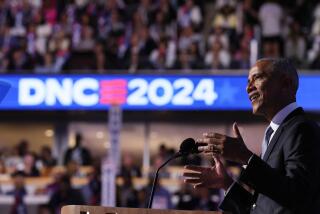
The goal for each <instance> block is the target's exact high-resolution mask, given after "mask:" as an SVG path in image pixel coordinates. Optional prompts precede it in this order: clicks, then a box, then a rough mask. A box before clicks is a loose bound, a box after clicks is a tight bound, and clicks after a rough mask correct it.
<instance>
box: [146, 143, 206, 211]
mask: <svg viewBox="0 0 320 214" xmlns="http://www.w3.org/2000/svg"><path fill="white" fill-rule="evenodd" d="M198 153H200V151H199V150H198V146H197V144H196V142H195V140H194V139H193V138H187V139H185V140H184V141H182V143H181V144H180V150H179V152H177V153H176V154H174V155H173V156H172V157H170V158H169V159H168V160H166V161H165V162H164V163H163V164H162V165H161V166H160V167H159V168H158V169H157V171H156V175H155V177H154V179H153V183H152V189H151V195H150V198H149V204H148V208H151V207H152V201H153V196H154V192H155V189H156V184H157V181H158V177H159V171H160V169H162V168H163V167H164V166H165V165H167V163H169V162H170V161H172V160H173V159H176V158H178V157H181V156H188V155H189V154H198Z"/></svg>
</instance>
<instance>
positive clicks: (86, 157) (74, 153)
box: [64, 133, 92, 166]
mask: <svg viewBox="0 0 320 214" xmlns="http://www.w3.org/2000/svg"><path fill="white" fill-rule="evenodd" d="M75 141H76V142H75V146H74V147H72V148H68V149H67V151H66V152H65V154H64V165H67V164H69V162H71V161H73V162H76V163H78V164H79V165H84V166H86V165H91V164H92V158H91V153H90V151H89V150H88V149H87V148H85V147H83V146H82V145H81V144H82V135H81V134H80V133H77V134H76V139H75Z"/></svg>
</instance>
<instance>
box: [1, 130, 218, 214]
mask: <svg viewBox="0 0 320 214" xmlns="http://www.w3.org/2000/svg"><path fill="white" fill-rule="evenodd" d="M82 140H83V137H82V135H81V134H80V133H78V134H76V136H75V145H74V146H73V147H70V148H68V149H66V151H65V152H64V154H63V161H62V163H60V164H61V165H62V166H63V168H61V167H58V166H61V165H59V163H58V161H57V157H55V156H54V155H53V154H52V151H51V148H50V147H48V146H43V147H42V148H41V149H40V151H39V152H33V151H31V149H30V143H29V142H28V141H27V140H21V141H20V142H19V143H18V144H17V145H16V146H14V147H12V148H7V147H2V148H1V149H0V175H2V176H3V175H6V176H10V177H11V178H10V179H11V181H12V183H13V187H12V188H8V187H6V188H4V186H2V185H1V187H0V195H1V194H4V195H11V196H13V197H14V204H13V205H12V206H11V211H12V213H15V212H17V211H18V210H20V211H21V213H28V212H27V210H28V208H27V207H28V205H27V204H26V203H25V202H24V197H25V196H27V195H47V196H48V197H49V200H48V203H46V204H39V206H38V213H39V214H40V213H41V214H44V213H54V212H55V213H59V210H60V209H61V207H62V206H63V205H67V204H82V205H84V204H85V205H100V203H101V189H102V188H101V160H100V159H101V158H100V157H99V158H97V157H93V156H91V151H90V150H89V149H88V148H86V146H84V145H82ZM175 152H176V151H175V149H173V148H168V147H167V146H166V145H165V144H161V145H160V146H159V148H158V150H157V152H156V153H155V154H154V155H152V160H151V162H152V166H151V170H150V171H149V172H148V173H147V175H144V174H143V172H142V169H141V164H139V161H137V159H139V158H137V157H135V155H134V154H132V153H130V152H124V153H123V154H122V160H121V166H120V168H119V172H118V174H117V178H118V180H119V179H120V183H119V182H117V184H118V185H117V187H116V206H117V207H136V208H145V207H146V206H147V205H148V201H149V194H150V192H151V187H152V182H153V177H154V174H155V170H156V169H157V168H158V167H159V166H160V165H161V164H162V163H163V162H164V161H165V160H166V159H168V158H169V157H170V156H172V155H173V154H174V153H175ZM203 162H204V160H203V159H202V158H201V157H200V156H190V157H188V158H183V159H177V160H176V161H173V162H172V163H171V165H173V166H183V165H185V164H197V165H200V164H201V163H203ZM81 166H90V169H91V170H89V171H87V172H85V173H84V172H83V171H81ZM176 176H177V175H172V174H170V172H168V171H167V168H164V169H163V170H162V171H161V173H160V179H159V181H160V182H159V183H158V184H157V185H158V188H157V189H156V191H155V196H154V202H153V208H159V209H190V210H192V209H198V210H199V209H200V210H217V209H218V204H219V202H220V201H221V199H222V196H221V192H220V190H219V189H216V190H208V189H201V190H198V189H193V188H192V187H190V186H189V185H186V184H181V186H180V187H178V190H177V189H176V188H172V187H170V185H169V186H168V185H166V186H164V185H162V184H161V180H162V179H174V178H176V179H180V177H181V175H180V177H176ZM48 177H51V178H52V179H51V180H52V182H50V183H48V184H46V185H45V186H39V187H37V188H35V189H32V190H31V189H30V187H29V188H28V187H27V186H28V185H30V184H27V183H26V178H48ZM72 178H85V179H86V180H87V182H86V184H82V185H80V186H79V185H76V186H75V185H73V184H72ZM144 178H147V182H146V183H145V185H143V186H139V185H138V186H137V185H135V184H134V179H142V180H143V179H144ZM20 211H19V212H20Z"/></svg>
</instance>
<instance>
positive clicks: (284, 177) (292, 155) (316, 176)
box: [220, 108, 320, 214]
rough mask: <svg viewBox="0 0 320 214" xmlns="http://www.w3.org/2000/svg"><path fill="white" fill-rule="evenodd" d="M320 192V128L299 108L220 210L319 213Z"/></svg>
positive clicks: (238, 182) (256, 158) (255, 157)
mask: <svg viewBox="0 0 320 214" xmlns="http://www.w3.org/2000/svg"><path fill="white" fill-rule="evenodd" d="M240 183H243V184H246V185H248V186H249V187H251V188H252V189H254V190H255V194H254V195H252V194H250V193H249V192H247V191H246V190H245V189H244V188H243V187H242V185H240ZM319 192H320V128H319V126H318V125H317V124H316V123H315V122H313V121H311V120H309V119H307V117H306V116H305V114H304V111H303V110H302V108H297V109H296V110H294V111H293V112H291V113H290V114H289V115H288V116H287V117H286V118H285V120H284V121H283V122H282V124H280V126H279V128H278V130H277V131H276V133H275V134H274V136H273V138H272V140H271V141H270V143H269V145H268V148H267V150H266V153H265V155H264V157H263V160H262V159H261V158H260V157H258V156H256V155H253V157H252V158H251V159H250V161H249V163H248V166H247V167H246V169H244V170H243V171H242V173H241V175H240V176H239V178H238V181H237V182H235V183H234V184H233V185H232V186H231V188H230V189H229V191H228V193H227V195H226V196H225V199H224V200H223V201H222V203H221V205H220V208H221V209H222V210H224V211H230V212H232V213H254V214H258V213H272V214H275V213H320V194H319Z"/></svg>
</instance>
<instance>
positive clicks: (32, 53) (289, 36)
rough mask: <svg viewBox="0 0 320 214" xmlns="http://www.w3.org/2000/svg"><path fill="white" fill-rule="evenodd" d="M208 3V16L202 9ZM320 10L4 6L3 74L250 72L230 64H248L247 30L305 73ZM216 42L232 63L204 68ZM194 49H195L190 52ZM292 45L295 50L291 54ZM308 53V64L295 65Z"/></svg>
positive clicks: (0, 24) (187, 2)
mask: <svg viewBox="0 0 320 214" xmlns="http://www.w3.org/2000/svg"><path fill="white" fill-rule="evenodd" d="M35 2H37V3H35ZM210 4H213V7H212V8H213V11H212V13H213V14H208V10H206V7H207V6H209V5H210ZM319 8H320V4H318V3H317V1H306V0H302V1H293V2H288V1H284V2H281V1H274V0H263V1H252V0H244V1H239V0H234V1H214V2H211V1H210V2H206V1H195V0H179V1H169V0H157V1H154V0H140V1H129V0H121V1H117V0H110V1H67V2H59V1H58V2H56V1H14V3H13V2H12V1H9V0H2V1H1V3H0V11H1V14H2V15H1V21H0V50H1V51H0V71H1V72H2V73H20V74H21V73H70V72H93V70H97V72H98V73H105V72H109V71H110V70H117V71H120V72H121V70H123V69H125V71H129V72H131V73H135V72H137V71H138V70H144V69H155V70H158V71H163V70H167V69H182V71H184V72H191V71H192V69H203V67H202V66H199V65H198V64H196V65H194V63H193V60H196V61H197V62H198V63H199V64H200V65H202V64H206V66H205V68H207V69H211V68H214V69H215V68H219V69H229V68H240V69H241V68H246V67H247V66H246V63H245V64H242V63H240V64H234V63H230V62H239V56H240V57H243V58H244V59H243V60H244V61H246V60H247V58H248V57H247V55H249V56H250V49H248V48H247V49H241V46H242V45H241V40H242V38H243V33H245V31H246V28H247V26H250V27H251V28H252V29H255V30H254V31H252V32H254V33H253V36H252V37H251V38H250V40H252V39H255V40H256V41H258V42H260V43H259V46H260V52H259V53H258V54H259V56H266V57H268V56H272V57H273V56H286V57H289V58H292V59H293V60H294V61H295V62H296V63H297V65H298V66H301V67H302V68H317V66H316V65H317V63H316V61H317V60H316V57H317V53H318V52H317V49H319V48H316V49H314V45H312V44H313V43H314V42H315V40H317V37H318V36H319V32H320V30H319V29H320V28H319V27H318V26H319V20H320V18H319V17H320V15H319V14H320V12H319V11H320V9H319ZM302 11H303V12H302ZM210 12H211V11H210ZM208 32H209V35H207V33H208ZM210 32H211V33H210ZM308 32H311V33H308ZM202 37H204V38H202ZM260 38H261V39H260ZM207 39H208V42H203V41H206V40H207ZM217 40H220V43H221V46H222V50H224V52H226V53H228V56H227V57H228V58H229V59H230V60H227V61H228V62H229V63H227V62H221V60H218V58H219V57H218V56H216V57H215V58H213V59H211V60H210V61H209V62H208V59H207V62H205V61H204V60H202V59H203V58H205V55H206V50H211V49H212V47H213V45H214V43H216V41H217ZM249 43H250V41H246V44H249ZM194 44H197V45H198V47H197V48H195V47H190V46H191V45H194ZM290 47H292V48H293V49H292V51H289V52H288V50H290ZM194 49H197V50H198V53H197V54H196V53H195V52H192V50H194ZM265 49H266V50H265ZM190 50H191V51H190ZM190 52H192V53H191V54H190ZM239 52H241V53H242V54H241V55H239ZM306 52H308V60H307V62H306V63H301V62H299V61H301V56H302V55H305V54H306ZM309 52H310V53H309ZM194 54H196V55H194ZM215 54H219V53H215ZM88 56H90V57H88ZM91 56H93V57H91ZM165 56H168V57H165ZM199 56H200V57H199ZM240 61H241V60H240ZM313 61H315V63H313ZM311 64H313V66H311Z"/></svg>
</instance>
